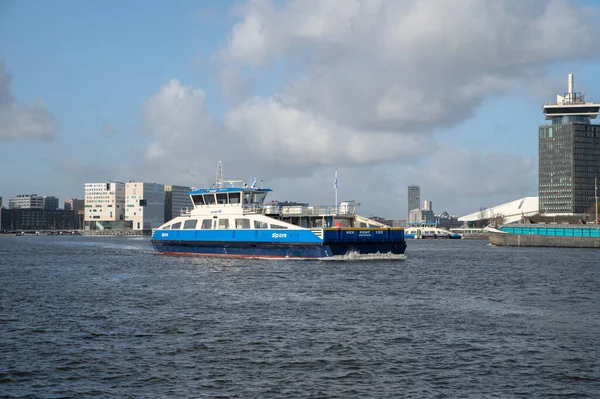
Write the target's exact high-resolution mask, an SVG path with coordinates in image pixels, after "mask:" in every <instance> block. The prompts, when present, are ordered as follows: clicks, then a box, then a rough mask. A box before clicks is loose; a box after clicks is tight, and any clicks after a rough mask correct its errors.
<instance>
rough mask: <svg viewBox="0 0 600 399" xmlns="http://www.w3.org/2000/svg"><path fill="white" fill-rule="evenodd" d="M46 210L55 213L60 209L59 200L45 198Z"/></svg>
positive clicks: (51, 197) (50, 197) (49, 197)
mask: <svg viewBox="0 0 600 399" xmlns="http://www.w3.org/2000/svg"><path fill="white" fill-rule="evenodd" d="M44 209H46V210H48V211H55V210H57V209H58V198H56V197H53V196H44Z"/></svg>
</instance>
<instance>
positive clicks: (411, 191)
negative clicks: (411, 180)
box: [408, 186, 421, 221]
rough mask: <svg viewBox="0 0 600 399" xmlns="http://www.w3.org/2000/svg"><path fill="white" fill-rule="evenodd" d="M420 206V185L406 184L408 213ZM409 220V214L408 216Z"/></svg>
mask: <svg viewBox="0 0 600 399" xmlns="http://www.w3.org/2000/svg"><path fill="white" fill-rule="evenodd" d="M420 206H421V187H419V186H408V213H409V214H410V211H412V210H413V209H419V208H420ZM409 221H410V216H409Z"/></svg>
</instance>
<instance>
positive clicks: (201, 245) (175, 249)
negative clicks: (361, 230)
mask: <svg viewBox="0 0 600 399" xmlns="http://www.w3.org/2000/svg"><path fill="white" fill-rule="evenodd" d="M152 245H153V246H154V249H155V250H156V251H157V252H159V253H161V254H169V255H201V256H230V257H239V258H326V257H329V256H332V252H331V250H330V249H329V248H328V247H326V246H323V245H322V244H292V243H286V244H281V243H264V242H263V243H261V242H231V243H224V242H220V243H218V242H198V241H152Z"/></svg>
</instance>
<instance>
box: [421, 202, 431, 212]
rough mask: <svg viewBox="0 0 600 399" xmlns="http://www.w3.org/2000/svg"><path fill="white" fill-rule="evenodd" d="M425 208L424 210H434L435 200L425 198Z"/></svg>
mask: <svg viewBox="0 0 600 399" xmlns="http://www.w3.org/2000/svg"><path fill="white" fill-rule="evenodd" d="M423 210H424V211H433V202H431V201H429V200H423Z"/></svg>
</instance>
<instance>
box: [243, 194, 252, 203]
mask: <svg viewBox="0 0 600 399" xmlns="http://www.w3.org/2000/svg"><path fill="white" fill-rule="evenodd" d="M251 197H252V193H244V204H249V203H250V198H251Z"/></svg>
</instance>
